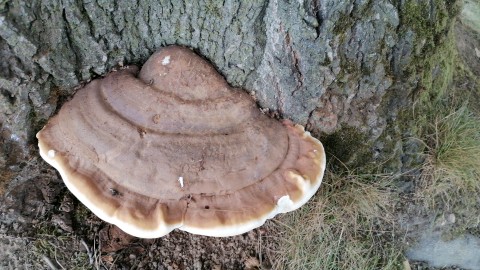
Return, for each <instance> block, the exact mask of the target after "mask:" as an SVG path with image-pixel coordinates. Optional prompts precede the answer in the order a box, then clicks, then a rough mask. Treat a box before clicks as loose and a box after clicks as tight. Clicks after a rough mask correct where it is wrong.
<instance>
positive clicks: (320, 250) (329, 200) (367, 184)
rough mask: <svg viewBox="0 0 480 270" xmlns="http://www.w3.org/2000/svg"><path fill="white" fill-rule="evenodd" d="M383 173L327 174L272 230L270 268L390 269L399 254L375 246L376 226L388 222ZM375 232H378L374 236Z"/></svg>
mask: <svg viewBox="0 0 480 270" xmlns="http://www.w3.org/2000/svg"><path fill="white" fill-rule="evenodd" d="M391 181H392V177H391V176H389V175H380V174H379V175H359V174H355V173H353V172H351V171H347V173H346V174H334V173H333V172H331V171H328V172H327V174H326V177H325V182H324V183H323V184H322V187H321V189H320V191H319V193H318V194H317V196H316V197H315V198H314V199H313V200H311V201H310V202H309V203H308V204H307V205H305V206H303V207H302V208H301V209H299V210H297V211H295V212H293V213H289V214H286V215H284V216H283V217H282V218H281V219H280V220H279V221H277V226H279V227H280V230H281V231H282V233H281V235H279V237H278V241H279V243H280V244H279V251H278V253H277V254H276V260H275V265H274V268H275V269H295V270H297V269H299V270H301V269H319V270H321V269H378V268H379V267H381V268H382V269H395V268H396V267H397V266H398V264H399V262H400V261H399V260H398V259H399V258H400V252H401V251H400V250H396V249H394V248H392V247H390V246H388V245H384V244H382V243H379V242H377V241H379V238H378V237H377V235H376V234H375V233H374V230H375V227H376V226H377V225H378V224H380V223H389V222H393V221H392V220H393V219H392V216H391V213H390V207H391V206H392V203H393V202H394V201H395V196H394V193H393V192H391V190H390V188H389V185H390V184H391ZM377 234H378V232H377Z"/></svg>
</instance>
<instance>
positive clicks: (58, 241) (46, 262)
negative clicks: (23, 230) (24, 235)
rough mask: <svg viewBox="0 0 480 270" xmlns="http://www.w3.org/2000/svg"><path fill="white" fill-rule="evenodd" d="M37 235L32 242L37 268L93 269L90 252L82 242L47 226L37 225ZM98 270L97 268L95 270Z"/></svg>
mask: <svg viewBox="0 0 480 270" xmlns="http://www.w3.org/2000/svg"><path fill="white" fill-rule="evenodd" d="M39 226H40V227H39V228H38V233H37V234H36V235H35V239H34V241H33V242H32V253H33V257H32V259H34V258H35V259H34V262H35V264H37V265H36V266H37V267H39V268H40V267H45V266H48V267H49V268H50V269H94V265H93V262H92V258H90V257H91V254H90V253H89V252H90V250H89V251H88V252H87V250H86V247H85V246H84V245H82V240H79V239H77V238H76V237H75V236H74V235H71V234H65V233H63V232H60V231H58V230H57V229H55V228H54V227H52V226H50V225H48V224H39ZM96 269H99V268H96Z"/></svg>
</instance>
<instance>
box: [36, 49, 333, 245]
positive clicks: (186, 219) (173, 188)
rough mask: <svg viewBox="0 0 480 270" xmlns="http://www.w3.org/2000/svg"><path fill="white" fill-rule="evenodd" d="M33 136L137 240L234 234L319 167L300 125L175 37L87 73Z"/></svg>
mask: <svg viewBox="0 0 480 270" xmlns="http://www.w3.org/2000/svg"><path fill="white" fill-rule="evenodd" d="M37 138H38V140H39V147H40V153H41V156H42V157H43V158H44V159H45V160H46V161H47V162H48V163H49V164H51V165H52V166H53V167H55V168H56V169H57V170H58V171H59V172H60V174H61V176H62V178H63V180H64V182H65V184H66V185H67V187H68V188H69V189H70V190H71V191H72V193H73V194H74V195H75V196H77V198H78V199H79V200H80V201H82V202H83V203H84V204H85V205H86V206H87V207H88V208H90V209H91V210H92V211H93V212H94V213H95V214H96V215H98V216H99V217H100V218H102V219H104V220H105V221H107V222H110V223H113V224H116V225H117V226H119V227H120V228H121V229H122V230H124V231H125V232H127V233H129V234H132V235H134V236H138V237H144V238H154V237H160V236H163V235H165V234H167V233H169V232H170V231H171V230H173V229H175V228H178V229H181V230H185V231H188V232H192V233H196V234H203V235H210V236H229V235H236V234H241V233H244V232H246V231H248V230H251V229H253V228H256V227H258V226H260V225H262V224H263V223H264V222H265V220H266V219H267V218H271V217H273V216H274V215H276V214H277V213H282V212H287V211H291V210H294V209H296V208H298V207H300V206H301V205H303V204H304V203H305V202H306V201H307V200H308V199H309V198H310V197H311V196H313V194H314V193H315V192H316V191H317V189H318V188H319V186H320V183H321V180H322V177H323V172H324V169H325V154H324V150H323V147H322V144H321V143H320V142H319V141H318V140H317V139H315V138H313V137H311V136H310V134H309V133H308V132H305V131H304V129H303V127H301V126H299V125H294V124H292V123H291V122H289V121H284V122H279V121H276V120H274V119H271V118H269V117H267V116H265V115H264V114H262V113H261V112H260V110H259V109H258V108H257V106H256V104H255V103H254V101H253V100H252V99H251V97H250V96H249V95H248V94H247V93H246V92H245V91H242V90H239V89H233V88H232V87H230V86H229V85H228V84H227V82H226V81H225V80H224V79H223V77H222V76H221V75H220V74H218V72H216V70H215V69H214V68H213V67H212V66H211V65H210V64H209V63H208V62H206V61H205V60H203V59H202V58H201V57H199V56H197V55H196V54H195V53H193V52H192V51H190V50H188V49H186V48H182V47H178V46H171V47H167V48H163V49H162V50H160V51H159V52H157V53H155V54H153V55H152V56H151V57H150V58H149V59H148V61H147V62H146V63H145V65H144V66H143V68H142V69H141V71H140V72H138V69H137V68H136V67H134V66H130V67H126V68H124V69H121V70H119V71H114V72H111V73H110V74H108V75H107V76H106V77H105V78H103V79H98V80H94V81H92V82H90V83H89V84H88V85H86V86H85V87H84V88H82V89H80V90H79V91H78V92H77V93H76V94H75V96H74V98H73V99H72V100H71V101H69V102H67V103H65V105H64V106H63V107H62V109H61V110H60V112H59V113H58V114H57V115H56V116H55V117H53V118H52V119H51V120H50V121H49V122H48V123H47V125H46V126H45V127H44V128H43V129H42V130H41V131H40V132H39V133H38V134H37Z"/></svg>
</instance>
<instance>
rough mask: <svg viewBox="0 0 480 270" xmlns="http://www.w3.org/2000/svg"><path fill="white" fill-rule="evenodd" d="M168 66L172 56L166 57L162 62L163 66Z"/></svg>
mask: <svg viewBox="0 0 480 270" xmlns="http://www.w3.org/2000/svg"><path fill="white" fill-rule="evenodd" d="M168 64H170V55H167V56H165V58H163V60H162V65H164V66H166V65H168Z"/></svg>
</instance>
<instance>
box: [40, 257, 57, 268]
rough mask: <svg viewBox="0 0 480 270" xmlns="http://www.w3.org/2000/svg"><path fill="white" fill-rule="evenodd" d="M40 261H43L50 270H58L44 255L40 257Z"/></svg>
mask: <svg viewBox="0 0 480 270" xmlns="http://www.w3.org/2000/svg"><path fill="white" fill-rule="evenodd" d="M42 259H43V261H44V262H45V263H46V264H47V265H48V266H49V267H50V269H52V270H58V267H57V266H56V265H55V263H54V262H52V260H50V258H48V257H47V256H45V255H42Z"/></svg>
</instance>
